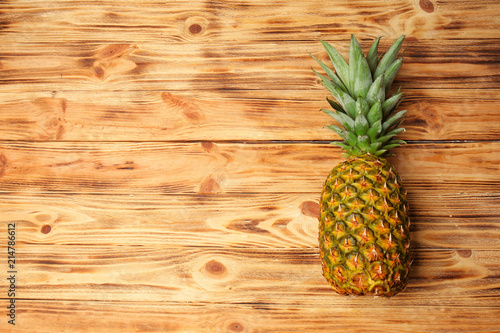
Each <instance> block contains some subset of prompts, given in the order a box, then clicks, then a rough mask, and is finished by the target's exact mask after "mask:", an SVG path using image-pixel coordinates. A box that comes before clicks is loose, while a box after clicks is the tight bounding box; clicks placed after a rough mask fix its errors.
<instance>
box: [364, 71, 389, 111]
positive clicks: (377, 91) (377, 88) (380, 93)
mask: <svg viewBox="0 0 500 333" xmlns="http://www.w3.org/2000/svg"><path fill="white" fill-rule="evenodd" d="M384 100H385V84H384V75H383V74H382V75H381V76H379V77H378V78H377V79H376V80H375V81H374V82H373V84H372V85H371V87H370V89H369V90H368V93H367V95H366V101H367V102H368V104H370V106H373V104H375V103H377V101H384Z"/></svg>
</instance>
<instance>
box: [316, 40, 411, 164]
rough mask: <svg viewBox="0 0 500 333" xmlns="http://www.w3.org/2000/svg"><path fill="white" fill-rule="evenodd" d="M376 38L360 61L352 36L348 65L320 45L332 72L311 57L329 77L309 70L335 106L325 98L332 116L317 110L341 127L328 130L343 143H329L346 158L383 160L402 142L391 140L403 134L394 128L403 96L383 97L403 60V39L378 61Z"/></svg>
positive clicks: (329, 49)
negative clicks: (329, 94) (371, 157)
mask: <svg viewBox="0 0 500 333" xmlns="http://www.w3.org/2000/svg"><path fill="white" fill-rule="evenodd" d="M380 38H381V37H379V38H377V39H376V40H375V42H374V43H373V45H372V46H371V48H370V50H369V51H368V55H367V56H366V57H365V56H364V54H363V51H362V50H361V47H360V45H359V43H358V41H357V39H356V37H354V35H351V45H350V50H349V64H347V63H346V61H345V60H344V58H342V56H341V55H340V54H339V53H338V52H337V50H335V48H333V47H332V46H331V45H330V44H328V43H327V42H325V41H321V43H322V44H323V46H324V48H325V50H326V52H327V53H328V56H329V57H330V60H331V62H332V63H333V68H334V69H335V72H334V71H333V70H332V69H331V68H329V67H328V66H327V65H325V64H324V63H323V62H322V61H320V60H319V59H318V58H316V57H315V56H314V55H312V54H310V55H311V56H312V57H313V58H314V59H315V60H316V61H317V62H318V63H319V65H320V66H321V68H322V69H323V70H324V71H325V73H326V74H327V75H328V77H326V76H324V75H321V74H319V73H318V72H316V71H315V70H314V69H313V72H314V73H315V74H316V75H317V76H318V77H319V78H320V79H321V83H322V84H323V86H325V88H326V89H328V91H329V92H330V93H331V94H332V95H333V97H334V98H335V99H336V101H337V102H335V101H333V100H331V99H329V98H327V100H328V102H329V103H330V106H331V107H332V108H333V109H334V111H331V110H325V109H323V110H322V111H323V112H325V113H326V114H328V115H329V116H331V117H333V118H334V119H335V120H336V121H337V122H338V123H339V124H340V125H342V126H343V128H341V127H339V126H336V125H330V126H327V128H328V129H330V130H332V131H334V132H335V133H337V134H338V135H339V136H340V137H341V138H342V139H344V141H343V142H332V144H335V145H337V146H340V147H341V148H342V149H344V150H345V151H346V153H347V155H349V156H359V155H363V154H366V153H369V154H372V155H376V156H383V155H385V154H387V153H388V151H389V149H391V148H394V147H398V146H400V145H402V144H404V143H405V142H404V141H403V140H394V139H393V137H395V136H396V135H397V134H399V133H401V132H403V131H404V130H405V129H404V128H399V125H400V124H401V122H402V119H403V115H404V114H405V113H406V111H407V110H404V111H399V112H397V113H394V110H395V109H396V107H397V106H398V105H399V103H401V101H402V97H403V93H401V92H400V89H397V91H396V92H395V93H394V94H392V95H391V96H390V97H388V95H389V90H390V88H391V85H392V82H393V81H394V78H395V77H396V74H397V72H398V70H399V68H400V67H401V64H402V63H403V56H401V57H400V58H397V56H398V53H399V49H400V48H401V44H402V43H403V40H404V38H405V36H401V37H399V38H398V40H396V42H394V44H393V45H392V46H391V47H390V48H389V50H388V51H387V52H386V53H385V55H384V56H383V57H378V55H377V53H378V44H379V41H380Z"/></svg>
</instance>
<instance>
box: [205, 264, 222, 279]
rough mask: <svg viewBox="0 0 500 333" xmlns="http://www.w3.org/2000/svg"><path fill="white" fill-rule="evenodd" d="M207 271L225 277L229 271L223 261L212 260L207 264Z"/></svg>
mask: <svg viewBox="0 0 500 333" xmlns="http://www.w3.org/2000/svg"><path fill="white" fill-rule="evenodd" d="M205 271H206V272H207V273H208V274H209V275H211V276H213V277H223V276H224V275H225V274H226V272H227V268H226V266H224V264H222V263H221V262H219V261H217V260H211V261H209V262H207V263H206V264H205Z"/></svg>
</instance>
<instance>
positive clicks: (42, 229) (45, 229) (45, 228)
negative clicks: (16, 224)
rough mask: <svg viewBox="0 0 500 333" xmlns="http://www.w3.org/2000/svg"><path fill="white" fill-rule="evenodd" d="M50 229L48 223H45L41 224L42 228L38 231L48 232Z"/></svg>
mask: <svg viewBox="0 0 500 333" xmlns="http://www.w3.org/2000/svg"><path fill="white" fill-rule="evenodd" d="M51 230H52V227H51V226H50V225H48V224H45V225H43V226H42V228H41V229H40V232H41V233H42V234H48V233H49V232H50V231H51Z"/></svg>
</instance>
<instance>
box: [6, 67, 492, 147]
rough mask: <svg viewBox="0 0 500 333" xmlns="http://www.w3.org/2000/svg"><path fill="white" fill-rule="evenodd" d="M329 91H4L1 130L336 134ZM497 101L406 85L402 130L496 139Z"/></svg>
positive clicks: (94, 137) (56, 135)
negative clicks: (329, 112) (329, 113)
mask: <svg viewBox="0 0 500 333" xmlns="http://www.w3.org/2000/svg"><path fill="white" fill-rule="evenodd" d="M405 65H406V64H405ZM304 66H305V67H307V65H305V64H304ZM311 73H312V72H311ZM311 79H312V77H311ZM0 89H1V88H0ZM326 96H328V94H327V93H326V91H325V89H323V88H322V87H319V86H317V87H315V88H314V89H311V90H310V91H308V92H307V93H306V94H304V93H303V92H301V91H300V90H296V91H295V90H294V91H286V90H285V91H262V90H260V91H249V90H247V91H245V90H236V91H225V92H217V91H215V92H214V91H203V92H200V91H187V92H167V91H106V90H104V91H100V90H99V91H92V92H88V91H87V92H85V93H83V92H81V91H67V90H63V91H55V90H54V91H52V92H50V91H34V92H27V91H23V93H22V94H19V93H15V92H12V93H7V92H5V93H1V92H0V100H2V102H0V103H1V104H0V107H1V108H2V112H1V113H0V135H1V137H2V138H3V139H4V140H30V141H61V140H62V141H182V140H190V141H191V140H206V141H226V140H241V141H248V140H251V141H268V140H294V141H297V140H305V141H311V140H330V141H333V140H338V139H339V138H338V137H337V136H336V134H334V133H333V132H331V131H328V130H327V129H324V128H323V127H324V126H326V125H329V124H332V123H333V119H332V118H330V117H329V116H327V115H325V114H324V113H322V112H320V109H321V108H328V107H329V106H328V104H327V102H326V100H325V97H326ZM499 103H500V98H499V95H498V93H497V90H495V89H470V90H468V91H467V93H466V95H465V96H464V92H463V89H461V88H458V87H457V88H456V89H444V90H438V89H432V88H423V89H410V90H407V91H406V100H405V101H404V102H403V104H402V105H401V108H402V109H407V110H408V115H407V118H406V120H405V122H404V127H405V128H406V132H405V133H404V134H403V135H401V137H402V138H404V139H405V140H498V138H499V137H500V126H498V124H500V113H499V112H498V108H497V106H498V104H499ZM477 114H481V117H477ZM306 119H307V121H305V120H306Z"/></svg>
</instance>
